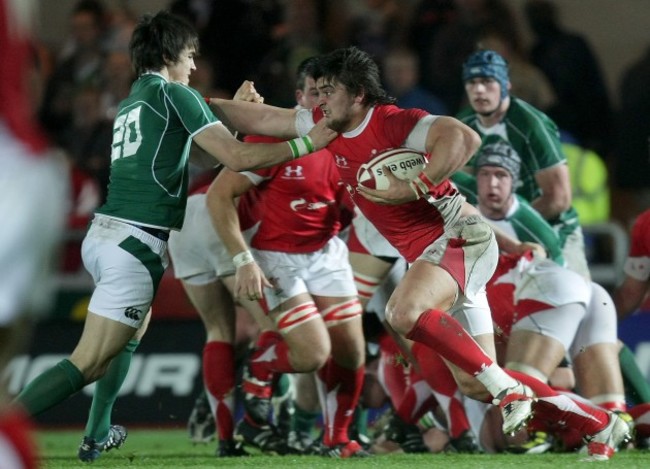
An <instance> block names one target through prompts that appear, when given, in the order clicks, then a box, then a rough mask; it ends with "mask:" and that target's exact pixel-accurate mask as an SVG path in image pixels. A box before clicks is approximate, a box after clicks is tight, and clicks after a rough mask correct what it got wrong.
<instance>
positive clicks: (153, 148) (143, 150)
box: [97, 73, 219, 229]
mask: <svg viewBox="0 0 650 469" xmlns="http://www.w3.org/2000/svg"><path fill="white" fill-rule="evenodd" d="M218 122H219V121H218V119H217V118H216V117H215V116H214V114H213V113H212V111H211V110H210V108H209V107H208V105H207V104H206V103H205V101H204V99H203V97H202V96H201V95H200V94H199V93H198V92H197V91H196V90H194V89H192V88H190V87H188V86H185V85H183V84H181V83H174V82H169V81H167V80H166V79H165V78H164V77H163V76H162V75H160V74H158V73H148V74H144V75H142V76H141V77H140V78H139V79H138V80H136V82H135V83H134V84H133V86H132V88H131V93H130V95H129V97H128V98H126V99H125V100H124V101H122V102H121V103H120V106H119V109H118V113H117V116H116V117H115V122H114V124H113V144H112V152H111V172H110V182H109V184H108V196H107V200H106V203H105V204H104V205H103V206H102V207H100V208H99V209H98V210H97V213H101V214H104V215H108V216H111V217H115V218H119V219H121V220H126V221H133V222H135V223H138V224H143V225H150V226H155V227H160V228H171V229H180V228H181V226H182V225H183V218H184V216H185V205H186V202H187V185H188V161H189V150H190V146H191V143H192V137H193V136H194V135H196V134H197V133H198V132H200V131H201V130H203V129H204V128H206V127H207V126H210V125H215V124H217V123H218Z"/></svg>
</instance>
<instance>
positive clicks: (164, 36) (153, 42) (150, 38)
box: [129, 11, 199, 76]
mask: <svg viewBox="0 0 650 469" xmlns="http://www.w3.org/2000/svg"><path fill="white" fill-rule="evenodd" d="M186 47H191V48H194V50H195V51H196V52H197V53H198V51H199V37H198V34H197V32H196V30H195V29H194V27H192V25H190V24H189V23H188V22H187V21H185V20H184V19H182V18H180V17H178V16H175V15H172V14H171V13H169V12H167V11H160V12H158V13H156V15H155V16H152V15H149V14H146V15H143V16H142V17H140V20H139V21H138V25H137V26H136V28H135V30H134V31H133V35H132V36H131V42H130V44H129V52H130V54H131V63H132V64H133V69H134V70H135V73H136V75H137V76H140V75H141V74H142V73H144V72H146V71H159V70H162V68H163V67H164V66H165V65H167V63H175V62H178V59H179V58H180V54H181V52H183V50H184V49H185V48H186Z"/></svg>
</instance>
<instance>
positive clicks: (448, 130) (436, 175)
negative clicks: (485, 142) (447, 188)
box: [424, 116, 481, 185]
mask: <svg viewBox="0 0 650 469" xmlns="http://www.w3.org/2000/svg"><path fill="white" fill-rule="evenodd" d="M480 145H481V137H480V136H479V135H478V134H477V133H476V132H475V131H474V130H472V129H471V128H470V127H468V126H467V125H465V124H463V123H462V122H461V121H459V120H457V119H454V118H453V117H446V116H440V117H438V118H437V119H436V120H435V121H434V122H433V124H432V125H431V127H429V132H427V137H426V143H425V148H426V150H427V152H428V153H430V154H431V158H430V160H429V163H428V164H427V166H426V167H425V168H424V173H425V174H426V175H427V176H428V177H429V179H430V180H431V181H432V182H433V183H434V184H436V185H437V184H440V183H441V182H442V181H444V180H445V179H447V178H449V177H450V176H451V175H452V174H453V173H455V172H456V171H457V170H459V169H461V168H462V167H463V166H465V164H466V163H467V162H468V161H469V159H470V158H471V157H472V155H473V154H474V153H476V151H477V150H478V148H479V146H480Z"/></svg>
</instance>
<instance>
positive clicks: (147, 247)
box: [81, 215, 169, 329]
mask: <svg viewBox="0 0 650 469" xmlns="http://www.w3.org/2000/svg"><path fill="white" fill-rule="evenodd" d="M81 256H82V259H83V263H84V266H85V267H86V270H88V272H89V273H90V275H91V276H92V277H93V281H94V282H95V290H94V291H93V294H92V296H91V298H90V304H89V305H88V310H89V311H91V312H93V313H95V314H97V315H99V316H103V317H106V318H109V319H112V320H114V321H117V322H120V323H123V324H126V325H128V326H131V327H134V328H136V329H137V328H139V327H140V326H141V325H142V321H143V320H144V317H145V315H146V314H147V311H149V307H150V306H151V303H152V302H153V298H154V295H155V294H156V290H157V289H158V285H159V284H160V280H161V278H162V275H163V273H164V271H165V269H166V268H167V266H168V265H169V259H168V257H167V243H166V242H165V241H162V240H160V239H158V238H156V237H155V236H153V235H150V234H149V233H147V232H145V231H142V230H140V229H138V228H136V227H135V226H133V225H130V224H128V223H124V222H121V221H119V220H115V219H113V218H110V217H106V216H103V215H96V216H95V218H94V219H93V221H92V224H91V226H90V229H89V230H88V234H87V235H86V237H85V238H84V241H83V243H82V245H81Z"/></svg>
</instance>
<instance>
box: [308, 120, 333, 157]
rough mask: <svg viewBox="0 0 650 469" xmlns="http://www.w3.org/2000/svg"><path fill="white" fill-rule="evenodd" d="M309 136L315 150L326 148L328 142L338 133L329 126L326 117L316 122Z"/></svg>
mask: <svg viewBox="0 0 650 469" xmlns="http://www.w3.org/2000/svg"><path fill="white" fill-rule="evenodd" d="M307 135H309V137H311V141H312V143H313V145H314V150H320V149H322V148H325V147H326V146H327V144H328V143H330V142H331V141H332V140H334V139H335V138H336V136H337V135H338V133H336V132H334V131H333V130H332V129H330V128H329V127H327V125H326V124H325V119H321V120H320V121H318V122H317V123H316V125H315V126H314V127H313V128H312V129H311V130H310V131H309V134H307Z"/></svg>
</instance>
